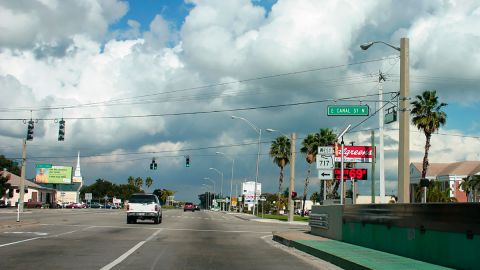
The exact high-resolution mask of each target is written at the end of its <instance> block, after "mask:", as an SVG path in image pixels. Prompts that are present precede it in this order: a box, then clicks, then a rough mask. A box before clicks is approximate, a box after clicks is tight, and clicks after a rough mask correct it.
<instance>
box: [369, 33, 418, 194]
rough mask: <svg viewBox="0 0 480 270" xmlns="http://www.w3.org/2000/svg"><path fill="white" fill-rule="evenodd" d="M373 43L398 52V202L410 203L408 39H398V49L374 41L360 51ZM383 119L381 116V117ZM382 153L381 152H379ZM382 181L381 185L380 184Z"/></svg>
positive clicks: (382, 191) (383, 191)
mask: <svg viewBox="0 0 480 270" xmlns="http://www.w3.org/2000/svg"><path fill="white" fill-rule="evenodd" d="M375 43H383V44H385V45H387V46H389V47H390V48H393V49H395V50H397V51H399V52H400V108H399V112H400V117H399V118H400V123H399V135H398V137H399V144H398V200H399V202H400V203H409V202H410V175H409V163H410V124H409V121H410V111H409V109H408V100H409V92H410V64H409V58H410V49H409V39H408V38H401V39H400V48H398V47H396V46H393V45H390V44H388V43H386V42H383V41H374V42H369V43H365V44H362V45H360V48H362V50H367V49H368V48H370V46H372V45H373V44H375ZM381 117H383V116H381ZM381 151H383V150H381ZM380 181H381V183H380V185H381V186H383V190H382V189H380V192H381V194H382V193H383V194H385V189H384V188H385V183H384V181H385V180H384V179H383V180H382V179H380ZM382 181H383V183H382ZM382 184H383V185H382Z"/></svg>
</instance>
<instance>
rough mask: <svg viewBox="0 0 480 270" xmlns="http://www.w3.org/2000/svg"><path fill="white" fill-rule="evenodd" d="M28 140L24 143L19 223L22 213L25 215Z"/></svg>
mask: <svg viewBox="0 0 480 270" xmlns="http://www.w3.org/2000/svg"><path fill="white" fill-rule="evenodd" d="M26 163H27V140H25V139H23V141H22V170H21V173H20V174H21V175H20V198H19V199H18V214H17V222H20V213H21V212H22V213H23V201H24V198H25V167H26V166H27V164H26Z"/></svg>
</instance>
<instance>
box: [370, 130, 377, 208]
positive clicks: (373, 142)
mask: <svg viewBox="0 0 480 270" xmlns="http://www.w3.org/2000/svg"><path fill="white" fill-rule="evenodd" d="M371 142H372V151H374V152H375V131H373V130H372V136H371ZM375 161H376V160H375V154H373V155H372V171H371V173H370V175H371V178H372V203H375Z"/></svg>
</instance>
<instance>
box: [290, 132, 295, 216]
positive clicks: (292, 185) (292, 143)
mask: <svg viewBox="0 0 480 270" xmlns="http://www.w3.org/2000/svg"><path fill="white" fill-rule="evenodd" d="M296 140H297V134H295V132H292V135H291V139H290V185H289V187H288V221H293V206H294V205H293V199H292V192H293V189H294V188H295V158H296V153H295V141H296Z"/></svg>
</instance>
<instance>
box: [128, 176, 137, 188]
mask: <svg viewBox="0 0 480 270" xmlns="http://www.w3.org/2000/svg"><path fill="white" fill-rule="evenodd" d="M127 181H128V184H129V185H131V186H135V178H133V176H129V177H128V180H127Z"/></svg>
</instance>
